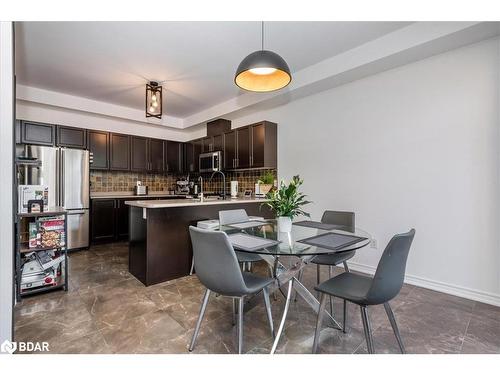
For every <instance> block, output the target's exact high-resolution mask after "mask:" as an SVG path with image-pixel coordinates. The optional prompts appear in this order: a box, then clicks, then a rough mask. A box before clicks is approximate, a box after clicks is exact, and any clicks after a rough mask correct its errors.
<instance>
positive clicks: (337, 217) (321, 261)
mask: <svg viewBox="0 0 500 375" xmlns="http://www.w3.org/2000/svg"><path fill="white" fill-rule="evenodd" d="M321 222H322V223H324V224H333V225H338V226H339V229H341V230H345V231H348V232H353V233H354V231H355V230H356V225H355V215H354V212H348V211H325V212H324V213H323V216H322V217H321ZM355 254H356V250H352V251H345V252H341V253H336V254H325V255H316V256H315V257H314V258H313V259H312V260H311V263H313V264H316V282H317V285H319V284H320V283H321V277H320V274H321V266H328V275H329V277H330V278H331V277H332V276H333V267H335V266H337V265H339V264H343V266H344V270H345V272H349V266H348V265H347V261H348V260H349V259H351V258H352V257H353V256H354V255H355ZM302 275H303V270H301V272H300V274H299V280H300V281H301V280H302ZM330 313H331V314H332V315H333V299H332V298H331V297H330ZM346 318H347V311H344V320H346ZM343 330H344V332H345V331H346V330H345V325H344V328H343Z"/></svg>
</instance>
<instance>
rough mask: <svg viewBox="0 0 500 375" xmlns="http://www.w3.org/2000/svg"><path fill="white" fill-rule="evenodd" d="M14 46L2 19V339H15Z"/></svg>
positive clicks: (0, 70) (0, 198) (0, 238)
mask: <svg viewBox="0 0 500 375" xmlns="http://www.w3.org/2000/svg"><path fill="white" fill-rule="evenodd" d="M13 48H14V46H13V28H12V22H0V170H1V171H4V173H3V174H2V180H1V182H0V212H1V213H2V216H1V219H0V343H2V342H4V340H12V302H13V293H12V280H13V275H12V269H13V259H12V258H13V253H14V252H13V249H14V247H13V237H14V235H13V222H12V218H13V212H12V197H13V192H12V190H13V189H12V187H13V173H12V172H11V171H13V142H14V136H13V128H14V126H13V125H14V113H13V104H14V91H13V77H14V64H13V62H14V60H13V52H14V50H13Z"/></svg>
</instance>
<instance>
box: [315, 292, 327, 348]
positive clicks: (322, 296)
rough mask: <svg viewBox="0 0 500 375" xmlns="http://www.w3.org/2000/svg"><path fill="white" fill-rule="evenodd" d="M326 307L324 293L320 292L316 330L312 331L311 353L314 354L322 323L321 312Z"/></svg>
mask: <svg viewBox="0 0 500 375" xmlns="http://www.w3.org/2000/svg"><path fill="white" fill-rule="evenodd" d="M325 308H326V294H324V293H323V294H321V298H320V303H319V310H318V318H317V320H316V332H314V342H313V348H312V353H313V354H315V353H317V352H318V344H319V334H320V332H321V323H323V313H324V312H325Z"/></svg>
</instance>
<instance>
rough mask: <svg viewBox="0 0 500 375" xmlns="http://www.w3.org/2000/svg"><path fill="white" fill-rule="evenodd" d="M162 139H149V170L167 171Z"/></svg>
mask: <svg viewBox="0 0 500 375" xmlns="http://www.w3.org/2000/svg"><path fill="white" fill-rule="evenodd" d="M163 143H164V142H163V140H162V139H150V140H149V170H150V171H152V172H158V173H163V172H164V171H165V147H164V145H163Z"/></svg>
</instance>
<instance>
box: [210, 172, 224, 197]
mask: <svg viewBox="0 0 500 375" xmlns="http://www.w3.org/2000/svg"><path fill="white" fill-rule="evenodd" d="M216 173H220V174H221V175H222V179H223V182H222V183H223V184H224V195H223V196H222V199H226V175H225V174H224V173H223V172H222V171H215V172H214V173H212V175H211V176H210V182H212V179H213V178H214V175H215V174H216Z"/></svg>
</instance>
